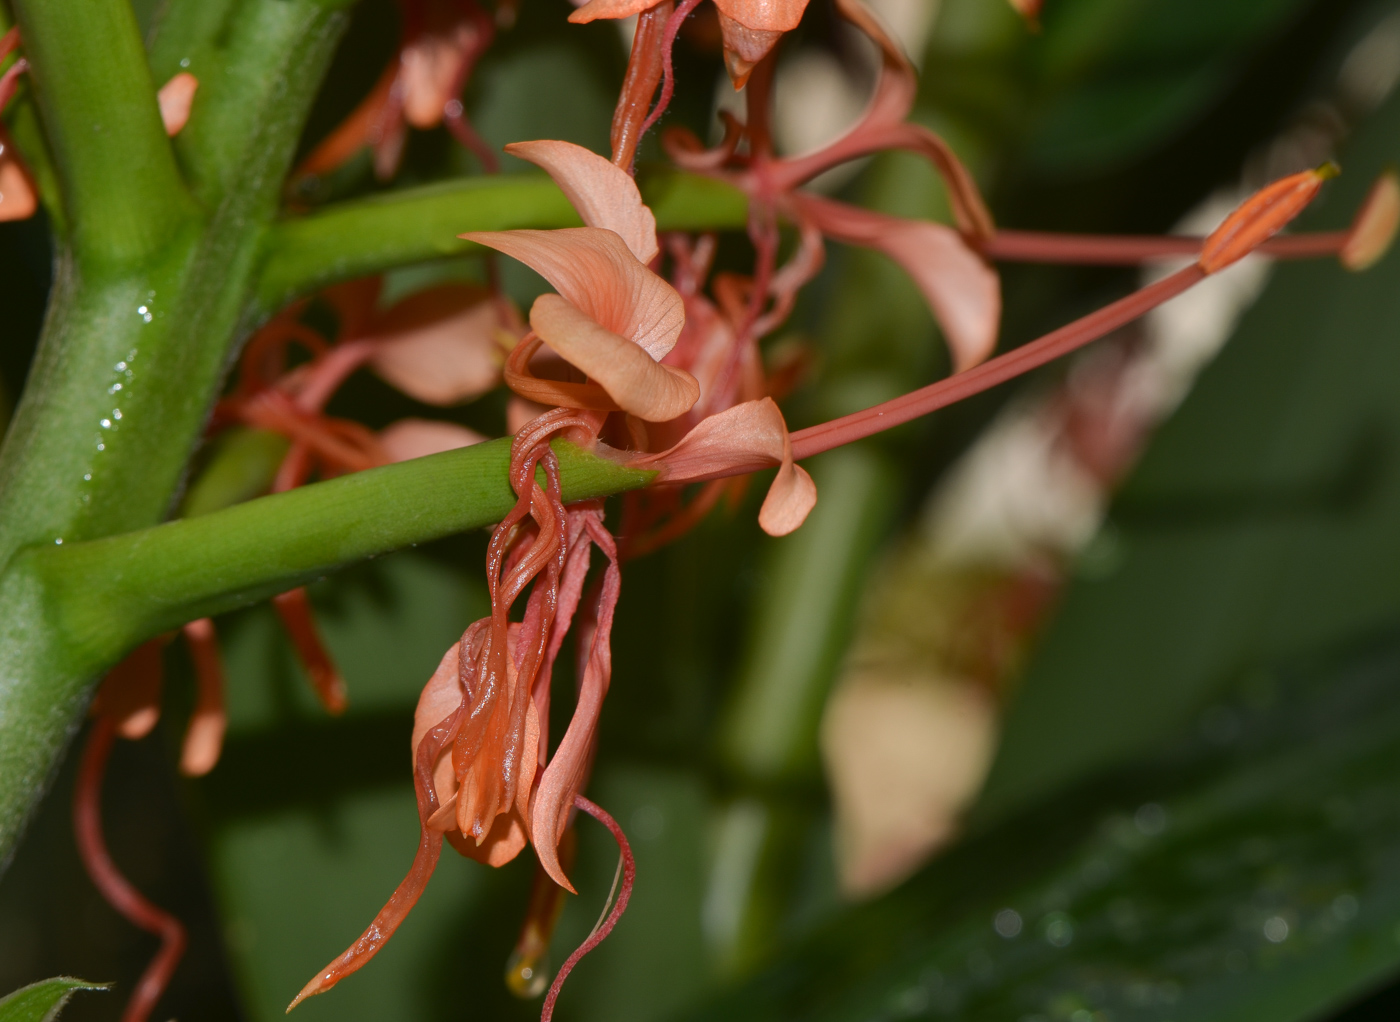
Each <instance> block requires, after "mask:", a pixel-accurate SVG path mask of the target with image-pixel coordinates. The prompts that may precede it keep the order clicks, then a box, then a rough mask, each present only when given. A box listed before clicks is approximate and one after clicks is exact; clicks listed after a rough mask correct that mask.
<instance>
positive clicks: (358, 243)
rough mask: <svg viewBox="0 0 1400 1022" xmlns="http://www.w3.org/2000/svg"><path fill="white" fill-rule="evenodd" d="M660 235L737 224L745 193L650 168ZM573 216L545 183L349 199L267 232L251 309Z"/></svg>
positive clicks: (491, 182)
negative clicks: (488, 236)
mask: <svg viewBox="0 0 1400 1022" xmlns="http://www.w3.org/2000/svg"><path fill="white" fill-rule="evenodd" d="M640 184H641V187H642V195H643V197H644V198H645V199H646V200H647V201H648V202H649V203H650V204H651V205H652V209H653V211H654V212H655V214H656V219H657V225H658V227H660V229H661V230H717V229H724V228H734V229H739V228H742V227H743V226H744V225H745V223H746V220H747V216H748V203H747V201H746V200H745V198H744V196H743V194H742V193H741V192H739V191H738V190H736V189H734V188H731V187H730V186H729V185H726V184H723V183H721V182H718V181H712V180H710V179H708V178H703V177H700V176H698V175H695V174H685V173H681V172H674V171H664V172H663V171H654V172H652V173H649V174H645V175H643V176H642V178H641V179H640ZM578 223H579V219H578V214H577V213H575V212H574V208H573V207H572V206H571V205H569V202H568V200H567V199H565V198H564V194H563V193H562V192H561V191H559V189H558V188H557V187H555V185H554V182H552V181H550V180H549V179H548V178H547V177H543V176H538V175H533V174H529V175H510V176H505V177H493V178H465V179H459V180H456V181H450V182H444V183H442V184H435V185H428V186H425V187H422V188H413V189H408V190H405V191H400V192H391V193H389V194H386V195H380V196H375V197H374V198H370V199H361V200H358V201H355V202H346V203H343V204H340V205H337V206H332V207H330V208H328V209H325V210H322V211H320V212H317V213H313V214H311V215H310V216H305V217H299V218H296V219H291V220H284V221H282V222H281V223H279V224H277V225H276V226H275V227H274V228H273V229H272V230H271V231H270V232H269V233H268V236H267V241H266V244H265V251H266V253H267V255H266V262H265V263H264V266H263V271H262V278H261V280H260V281H259V284H258V290H257V306H258V309H259V312H260V313H261V314H262V315H264V316H266V315H270V314H271V313H273V312H275V311H277V310H278V309H280V308H281V307H282V306H284V305H286V304H287V303H288V302H290V301H291V300H292V299H294V298H297V297H299V296H301V295H304V294H308V293H310V292H312V291H315V290H316V289H318V288H321V287H325V286H326V285H328V284H333V283H336V282H338V281H342V280H349V279H351V278H354V277H363V276H367V275H369V274H373V273H380V272H382V271H384V270H386V269H390V268H392V267H395V266H402V265H405V264H407V263H414V262H423V261H425V260H429V259H437V258H441V257H443V256H450V255H458V254H461V253H463V252H469V251H472V250H474V249H478V246H476V245H473V244H472V243H471V242H467V241H462V240H460V239H459V238H458V237H457V235H459V234H461V233H463V232H464V231H469V230H473V231H507V230H517V229H520V228H528V227H534V228H551V227H572V226H576V225H577V224H578Z"/></svg>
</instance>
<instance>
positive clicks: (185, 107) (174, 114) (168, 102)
mask: <svg viewBox="0 0 1400 1022" xmlns="http://www.w3.org/2000/svg"><path fill="white" fill-rule="evenodd" d="M198 90H199V79H198V78H196V77H195V76H194V75H192V74H190V73H189V72H188V71H181V72H180V73H179V74H177V75H176V76H175V77H174V78H172V79H170V81H168V82H166V83H165V84H164V85H162V86H161V87H160V91H159V92H157V93H156V100H157V102H159V103H160V119H161V123H162V124H164V125H165V133H166V134H167V135H169V136H170V137H171V138H174V137H175V136H176V135H178V134H180V131H181V129H182V128H184V126H185V125H186V124H188V123H189V119H190V107H192V106H194V94H195V93H196V92H197V91H198Z"/></svg>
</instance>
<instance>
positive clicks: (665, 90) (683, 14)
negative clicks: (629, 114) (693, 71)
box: [637, 0, 700, 139]
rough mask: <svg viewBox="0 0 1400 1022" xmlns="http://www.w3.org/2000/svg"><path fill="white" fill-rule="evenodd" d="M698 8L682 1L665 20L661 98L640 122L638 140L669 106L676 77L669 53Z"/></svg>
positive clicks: (690, 0) (694, 2) (692, 1)
mask: <svg viewBox="0 0 1400 1022" xmlns="http://www.w3.org/2000/svg"><path fill="white" fill-rule="evenodd" d="M699 6H700V0H682V2H681V5H680V6H679V7H677V8H676V9H675V10H674V11H672V12H671V16H670V17H669V18H667V19H666V28H665V30H664V31H663V32H662V33H661V96H660V98H658V99H657V101H656V106H655V107H653V108H652V111H651V113H649V114H648V115H647V119H646V120H645V121H643V122H642V127H641V130H639V131H638V132H637V138H639V139H640V138H642V137H643V136H645V135H646V133H647V132H648V131H650V130H651V126H652V125H653V124H655V123H656V122H657V121H659V120H660V119H661V115H662V114H664V113H665V112H666V108H667V107H668V106H670V105H671V96H672V95H673V94H674V93H675V91H676V75H675V71H674V69H673V67H672V59H671V52H672V50H674V49H675V46H676V34H677V33H678V32H680V30H681V25H683V24H685V19H686V18H688V17H690V15H691V12H693V11H694V10H695V8H697V7H699Z"/></svg>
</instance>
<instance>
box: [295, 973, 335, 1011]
mask: <svg viewBox="0 0 1400 1022" xmlns="http://www.w3.org/2000/svg"><path fill="white" fill-rule="evenodd" d="M330 978H331V974H330V972H329V971H327V972H321V973H317V974H316V975H315V976H313V977H312V979H311V982H310V983H308V984H306V986H304V987H302V988H301V992H300V993H299V994H297V995H296V996H295V997H293V998H292V1003H291V1004H289V1005H287V1011H286V1014H288V1015H290V1014H291V1013H292V1009H293V1008H295V1007H296V1006H297V1005H298V1004H300V1003H301V1002H302V1001H304V1000H306V999H307V998H308V997H315V996H316V995H317V994H319V993H320V992H321V991H323V990H329V989H330V988H331V987H332V986H334V985H335V984H334V983H328V982H327V980H329V979H330Z"/></svg>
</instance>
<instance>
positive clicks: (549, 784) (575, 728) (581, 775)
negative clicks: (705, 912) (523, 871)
mask: <svg viewBox="0 0 1400 1022" xmlns="http://www.w3.org/2000/svg"><path fill="white" fill-rule="evenodd" d="M587 527H588V535H589V537H590V538H591V539H592V540H593V542H594V543H595V544H597V546H598V548H599V549H600V550H602V551H603V553H604V554H605V555H606V556H607V558H608V566H607V568H606V570H605V571H604V573H603V583H602V586H601V588H600V589H599V592H598V602H597V605H596V609H595V612H594V627H593V630H592V638H591V641H590V642H589V644H588V660H587V662H586V664H585V665H584V668H583V680H582V681H581V682H580V683H579V691H578V702H577V703H576V704H575V707H574V715H573V717H572V718H571V719H570V721H569V727H568V729H567V730H566V731H565V732H564V737H563V739H561V740H560V742H559V748H558V749H556V750H555V752H554V758H553V759H551V760H550V761H549V765H548V766H547V767H545V770H544V773H543V774H542V775H541V777H540V786H539V790H538V791H537V792H536V793H535V798H534V800H533V801H532V803H531V809H530V812H531V816H530V833H531V836H532V838H533V840H534V842H535V854H536V855H538V856H539V860H540V866H541V867H543V868H544V871H545V872H546V873H548V874H549V875H550V876H551V877H553V878H554V882H555V883H557V884H558V885H559V886H560V887H563V888H564V889H565V890H567V891H570V892H571V893H577V892H575V891H574V887H573V885H572V884H570V883H569V878H568V877H567V876H565V875H564V869H563V865H562V864H561V863H560V861H559V842H560V840H561V839H562V838H563V836H564V829H565V828H566V827H567V826H568V822H569V812H570V811H571V810H572V809H573V806H574V798H575V796H577V795H578V794H579V792H580V791H581V790H582V788H583V785H584V783H585V781H586V780H587V777H588V772H589V770H590V769H591V768H592V765H593V752H594V748H595V746H596V745H597V741H598V718H599V716H600V715H601V713H602V710H603V697H604V696H606V695H607V694H608V686H609V684H610V683H611V680H612V646H611V636H612V622H613V611H614V609H615V608H616V606H617V596H618V592H619V590H620V588H621V585H622V576H621V573H620V572H619V570H618V563H617V544H616V542H615V541H614V540H613V537H612V536H611V534H609V533H608V531H607V530H606V529H605V528H604V527H603V526H602V524H601V523H600V522H599V521H598V520H597V519H592V520H589V521H588V522H587ZM577 641H579V642H580V643H582V642H583V638H582V637H580V638H579V639H578V640H577Z"/></svg>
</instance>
